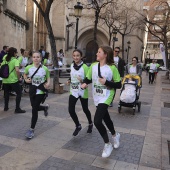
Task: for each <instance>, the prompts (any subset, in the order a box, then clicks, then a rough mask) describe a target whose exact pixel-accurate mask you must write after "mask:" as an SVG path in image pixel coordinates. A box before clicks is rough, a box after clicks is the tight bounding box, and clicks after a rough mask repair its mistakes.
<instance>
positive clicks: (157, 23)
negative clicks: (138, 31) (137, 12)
mask: <svg viewBox="0 0 170 170" xmlns="http://www.w3.org/2000/svg"><path fill="white" fill-rule="evenodd" d="M141 15H142V16H143V23H144V24H145V26H146V30H145V31H147V32H149V33H150V34H151V35H153V36H154V37H156V38H157V39H158V40H159V41H160V42H162V43H163V45H164V48H165V56H166V67H167V68H168V67H169V64H168V41H169V38H170V37H169V34H170V6H169V4H168V1H167V0H152V3H151V4H150V8H149V9H148V10H146V15H143V14H141Z"/></svg>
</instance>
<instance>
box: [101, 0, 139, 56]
mask: <svg viewBox="0 0 170 170" xmlns="http://www.w3.org/2000/svg"><path fill="white" fill-rule="evenodd" d="M137 1H138V0H137ZM133 4H135V3H131V4H129V3H127V2H125V1H122V0H118V1H117V2H116V3H114V5H110V6H109V7H107V8H106V10H105V11H104V12H105V15H104V16H105V17H104V18H103V17H102V15H101V18H102V19H104V20H105V23H106V25H107V26H108V27H109V30H111V33H110V35H111V34H112V33H113V31H114V30H117V32H118V33H119V34H120V35H121V36H122V58H123V59H124V58H125V57H124V51H125V50H124V40H125V36H126V35H128V34H130V33H131V32H132V31H133V30H135V29H137V28H138V26H139V25H140V24H141V22H139V17H138V16H136V14H137V13H136V11H135V8H136V6H135V5H133Z"/></svg>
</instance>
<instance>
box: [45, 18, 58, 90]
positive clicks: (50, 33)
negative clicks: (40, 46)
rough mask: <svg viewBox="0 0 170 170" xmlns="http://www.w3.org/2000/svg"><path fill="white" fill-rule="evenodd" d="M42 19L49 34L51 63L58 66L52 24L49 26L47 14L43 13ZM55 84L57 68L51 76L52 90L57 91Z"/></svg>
mask: <svg viewBox="0 0 170 170" xmlns="http://www.w3.org/2000/svg"><path fill="white" fill-rule="evenodd" d="M44 20H45V23H46V27H47V30H48V36H49V40H50V45H51V52H52V60H53V64H54V67H55V68H59V67H58V59H57V49H56V43H55V37H54V34H53V30H52V26H51V23H50V19H49V16H48V15H45V17H44ZM56 86H57V87H58V86H59V70H55V71H54V78H53V90H54V93H59V91H57V90H56V89H58V88H57V87H56Z"/></svg>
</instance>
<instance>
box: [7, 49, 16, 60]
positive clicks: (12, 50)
mask: <svg viewBox="0 0 170 170" xmlns="http://www.w3.org/2000/svg"><path fill="white" fill-rule="evenodd" d="M15 53H17V49H16V48H14V47H10V48H9V51H8V54H7V56H6V61H10V60H11V58H12V57H15Z"/></svg>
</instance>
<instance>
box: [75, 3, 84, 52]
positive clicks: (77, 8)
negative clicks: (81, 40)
mask: <svg viewBox="0 0 170 170" xmlns="http://www.w3.org/2000/svg"><path fill="white" fill-rule="evenodd" d="M82 10H83V6H82V5H81V4H80V2H77V4H76V5H75V6H74V16H75V17H76V39H75V49H77V39H78V24H79V18H80V17H81V14H82Z"/></svg>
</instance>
